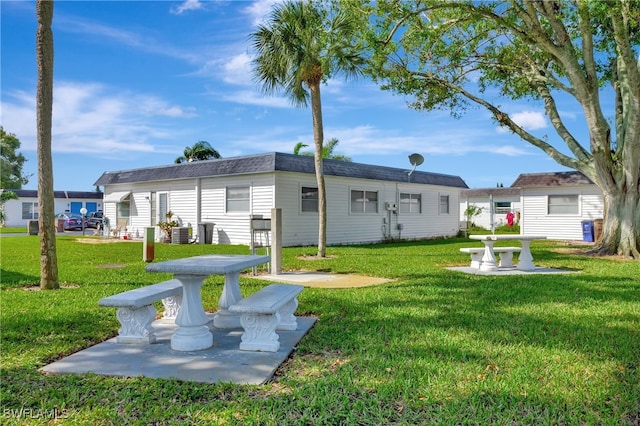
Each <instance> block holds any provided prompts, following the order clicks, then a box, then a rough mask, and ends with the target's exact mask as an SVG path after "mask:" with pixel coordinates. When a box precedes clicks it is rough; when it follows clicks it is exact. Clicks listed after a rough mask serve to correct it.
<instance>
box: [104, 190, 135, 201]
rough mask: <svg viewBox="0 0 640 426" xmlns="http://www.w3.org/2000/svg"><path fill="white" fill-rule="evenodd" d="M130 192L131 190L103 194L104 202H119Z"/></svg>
mask: <svg viewBox="0 0 640 426" xmlns="http://www.w3.org/2000/svg"><path fill="white" fill-rule="evenodd" d="M130 194H131V191H123V192H112V193H111V194H107V195H105V196H104V200H103V202H105V203H120V202H122V200H124V199H125V198H127V197H128V196H129V195H130Z"/></svg>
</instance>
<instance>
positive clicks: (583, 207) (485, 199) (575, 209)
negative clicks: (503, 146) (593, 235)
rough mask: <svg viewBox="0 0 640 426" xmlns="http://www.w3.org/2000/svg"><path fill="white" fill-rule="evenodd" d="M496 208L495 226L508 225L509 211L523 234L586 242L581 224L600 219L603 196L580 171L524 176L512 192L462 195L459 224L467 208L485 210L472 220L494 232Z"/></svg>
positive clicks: (481, 191)
mask: <svg viewBox="0 0 640 426" xmlns="http://www.w3.org/2000/svg"><path fill="white" fill-rule="evenodd" d="M490 200H493V204H494V221H493V223H494V226H496V227H498V226H500V225H504V224H505V223H506V213H507V212H508V211H509V210H510V211H511V212H513V213H514V214H515V217H516V221H517V222H519V224H520V232H521V233H523V234H529V235H546V236H547V238H549V239H555V240H581V239H583V228H582V222H584V221H594V220H596V219H601V218H602V216H603V211H604V206H603V199H602V192H601V191H600V188H598V186H597V185H595V184H594V183H593V182H592V181H591V180H589V178H587V177H586V176H585V175H584V174H582V173H580V172H577V171H570V172H552V173H527V174H521V175H520V176H518V178H517V179H516V180H515V181H514V182H513V184H512V185H511V187H509V188H487V189H468V190H463V191H461V194H460V202H461V204H460V220H461V221H464V220H466V218H465V216H464V212H465V209H466V208H467V206H468V205H471V204H474V205H476V206H478V207H480V208H482V214H481V215H480V216H478V217H475V218H473V219H472V221H473V222H475V223H476V224H477V225H479V226H482V227H484V228H486V229H491V221H490V206H491V201H490Z"/></svg>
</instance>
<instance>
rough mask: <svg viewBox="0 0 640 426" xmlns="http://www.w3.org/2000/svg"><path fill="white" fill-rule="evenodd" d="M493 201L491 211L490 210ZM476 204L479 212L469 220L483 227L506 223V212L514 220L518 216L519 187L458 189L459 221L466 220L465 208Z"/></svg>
mask: <svg viewBox="0 0 640 426" xmlns="http://www.w3.org/2000/svg"><path fill="white" fill-rule="evenodd" d="M491 203H493V211H492V210H491ZM469 206H476V207H478V208H479V209H480V214H479V215H477V216H474V217H472V218H471V222H473V223H474V224H476V225H477V226H481V227H483V228H485V229H492V228H491V225H492V220H493V229H495V228H497V227H499V226H502V225H504V224H506V223H507V214H509V213H512V214H514V216H515V221H516V222H519V218H520V214H521V211H520V188H514V187H510V188H480V189H463V190H462V191H460V221H461V222H464V221H466V220H467V217H466V214H465V212H466V210H467V208H468V207H469Z"/></svg>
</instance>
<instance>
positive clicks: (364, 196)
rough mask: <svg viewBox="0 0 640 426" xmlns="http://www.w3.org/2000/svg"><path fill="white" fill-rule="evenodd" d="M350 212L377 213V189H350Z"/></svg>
mask: <svg viewBox="0 0 640 426" xmlns="http://www.w3.org/2000/svg"><path fill="white" fill-rule="evenodd" d="M351 213H378V191H358V190H352V191H351Z"/></svg>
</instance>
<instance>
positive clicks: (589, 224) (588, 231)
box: [582, 220, 593, 243]
mask: <svg viewBox="0 0 640 426" xmlns="http://www.w3.org/2000/svg"><path fill="white" fill-rule="evenodd" d="M582 241H584V242H587V243H592V242H593V221H591V220H583V221H582Z"/></svg>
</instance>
